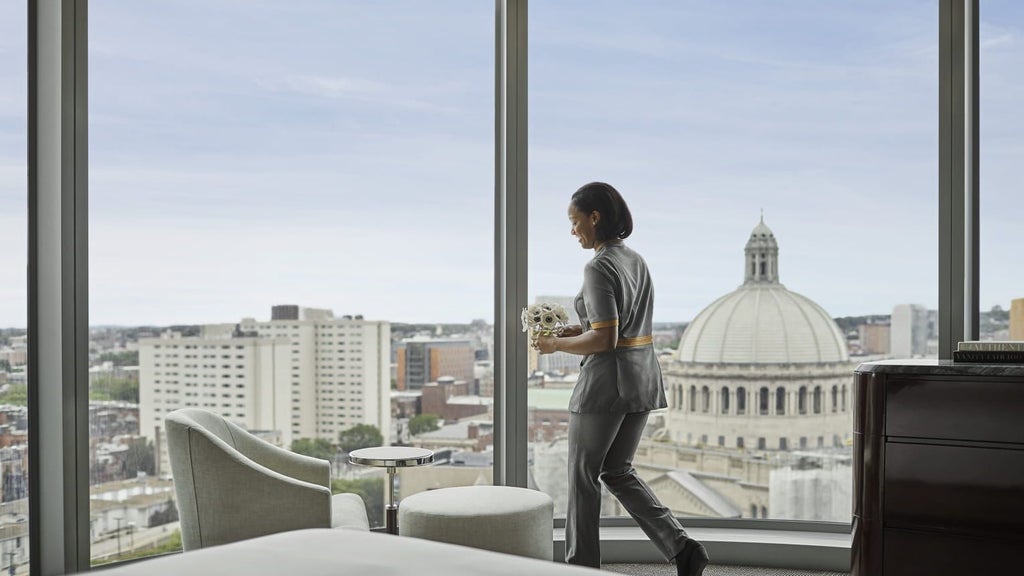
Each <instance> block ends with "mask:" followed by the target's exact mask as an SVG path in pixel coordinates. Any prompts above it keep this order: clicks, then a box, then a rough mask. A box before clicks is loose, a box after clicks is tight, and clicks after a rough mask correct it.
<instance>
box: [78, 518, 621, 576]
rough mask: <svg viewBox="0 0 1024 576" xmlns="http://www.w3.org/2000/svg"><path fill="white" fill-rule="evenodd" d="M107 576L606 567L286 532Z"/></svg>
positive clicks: (348, 534)
mask: <svg viewBox="0 0 1024 576" xmlns="http://www.w3.org/2000/svg"><path fill="white" fill-rule="evenodd" d="M98 573H99V574H102V575H103V576H129V575H132V576H134V575H138V576H143V575H145V576H164V575H166V576H171V575H174V576H198V575H200V574H218V575H220V574H224V575H229V574H238V575H240V576H342V575H346V574H351V575H354V576H355V575H359V576H362V575H374V576H376V575H382V576H386V575H392V574H393V575H395V576H398V575H401V576H470V575H473V576H475V575H481V574H487V575H495V576H505V575H507V576H572V575H574V574H575V575H577V576H585V575H588V574H590V575H596V574H601V572H599V571H596V570H591V569H588V568H580V567H578V566H569V565H566V564H562V563H555V562H548V561H545V560H536V559H532V558H523V557H520V556H510V555H508V554H499V553H497V552H490V551H486V550H478V549H476V548H467V547H464V546H455V545H452V544H442V543H439V542H432V541H429V540H421V539H418V538H406V537H402V536H392V535H389V534H384V533H380V532H361V531H356V530H345V529H341V530H330V529H319V528H318V529H312V530H296V531H292V532H281V533H278V534H272V535H270V536H263V537H261V538H253V539H251V540H243V541H240V542H233V543H231V544H224V545H222V546H214V547H212V548H204V549H202V550H194V551H191V552H185V553H182V554H172V555H168V556H163V557H160V558H154V559H150V560H143V561H139V562H134V563H132V564H128V565H125V566H121V567H116V568H110V569H106V570H101V571H98Z"/></svg>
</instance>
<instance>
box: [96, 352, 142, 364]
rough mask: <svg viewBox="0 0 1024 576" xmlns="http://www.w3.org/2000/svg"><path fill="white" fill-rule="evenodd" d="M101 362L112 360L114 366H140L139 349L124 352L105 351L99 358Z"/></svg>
mask: <svg viewBox="0 0 1024 576" xmlns="http://www.w3.org/2000/svg"><path fill="white" fill-rule="evenodd" d="M97 360H98V361H99V362H110V363H111V364H113V365H114V366H138V365H139V351H138V350H124V351H122V352H104V353H102V354H100V357H99V358H98V359H97Z"/></svg>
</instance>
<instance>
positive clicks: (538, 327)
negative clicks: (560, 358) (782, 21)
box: [520, 302, 569, 336]
mask: <svg viewBox="0 0 1024 576" xmlns="http://www.w3.org/2000/svg"><path fill="white" fill-rule="evenodd" d="M520 320H521V321H522V323H523V332H532V334H533V335H534V336H536V335H537V334H552V333H555V332H557V330H558V329H560V328H562V327H564V326H565V325H566V324H568V322H569V314H568V313H567V312H566V311H565V307H563V306H561V305H559V304H550V303H547V302H542V303H540V304H531V305H529V306H527V307H526V308H523V313H522V314H521V315H520Z"/></svg>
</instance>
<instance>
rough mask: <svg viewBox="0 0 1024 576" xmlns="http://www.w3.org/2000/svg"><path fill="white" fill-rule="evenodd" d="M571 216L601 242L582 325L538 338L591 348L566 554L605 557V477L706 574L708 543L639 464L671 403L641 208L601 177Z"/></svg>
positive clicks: (578, 228) (642, 521) (585, 237)
mask: <svg viewBox="0 0 1024 576" xmlns="http://www.w3.org/2000/svg"><path fill="white" fill-rule="evenodd" d="M569 221H570V222H571V223H572V235H573V236H575V237H576V238H577V239H578V240H579V243H580V245H581V246H582V247H583V248H585V249H593V250H594V257H593V259H591V260H590V262H588V263H587V265H586V267H585V268H584V270H583V289H582V290H581V291H580V293H579V295H577V296H576V300H575V303H574V306H575V308H576V313H577V314H578V315H579V317H580V323H581V325H579V326H569V327H567V328H566V329H565V330H563V331H562V334H561V335H560V336H539V337H538V338H537V339H536V340H535V341H534V342H533V346H534V347H535V348H536V349H537V350H538V351H539V352H540V353H541V354H551V353H553V352H569V353H572V354H580V355H582V356H583V357H584V358H583V361H582V362H581V363H580V375H579V379H578V380H577V381H576V387H575V389H574V390H573V394H572V399H571V400H570V402H569V412H570V415H569V509H568V512H567V514H566V522H565V560H566V562H568V563H572V564H582V565H586V566H592V567H596V568H600V566H601V550H600V536H599V534H598V526H599V523H600V519H601V486H600V484H599V483H598V480H599V479H600V480H601V481H603V482H604V483H605V485H606V486H607V487H608V490H609V491H610V492H611V493H612V494H614V495H615V497H616V498H618V499H619V501H620V502H621V503H622V504H623V506H624V507H625V508H626V510H627V511H629V514H630V516H632V517H633V518H634V519H635V520H636V522H637V524H639V525H640V527H641V528H642V529H643V531H644V532H645V533H646V534H647V536H648V537H649V538H650V539H651V540H652V541H653V542H654V544H655V545H656V546H657V547H658V549H659V550H661V553H662V554H664V556H665V558H666V559H668V560H670V561H674V562H675V564H676V570H677V571H678V573H679V574H681V575H686V576H697V575H700V574H702V573H703V571H704V566H705V565H707V562H708V555H707V551H706V550H705V549H704V546H703V545H702V544H700V543H699V542H697V541H696V540H693V539H691V538H688V537H687V536H686V532H685V531H684V530H683V528H682V526H680V525H679V522H678V521H677V520H676V519H675V517H674V516H672V512H671V511H670V510H669V509H668V508H666V507H665V506H663V505H662V504H661V502H659V501H658V498H657V497H656V496H655V495H654V493H653V492H651V489H650V487H648V486H647V484H646V483H644V481H643V480H641V479H640V478H639V477H638V476H637V474H636V470H635V469H634V468H633V465H632V462H633V454H634V453H635V452H636V448H637V445H638V444H639V443H640V435H641V432H643V429H644V425H645V424H646V422H647V415H648V413H649V412H650V411H651V410H655V409H658V408H665V407H666V406H667V404H666V402H665V391H664V389H663V386H662V382H661V368H660V367H659V365H658V359H657V358H656V357H655V354H654V346H653V345H652V338H651V316H652V311H653V308H654V287H653V286H652V285H651V277H650V274H649V273H648V271H647V264H646V263H645V262H644V259H643V258H641V257H640V255H639V254H637V253H636V252H634V251H633V250H631V249H629V248H627V247H626V246H625V245H624V244H623V243H622V240H623V239H625V238H628V237H629V235H630V234H631V233H632V232H633V217H632V215H631V214H630V212H629V208H628V207H627V206H626V202H625V201H624V200H623V199H622V196H621V195H620V194H619V192H618V191H617V190H615V188H613V187H612V186H610V185H608V184H605V183H603V182H592V183H590V184H587V185H585V186H583V187H582V188H580V189H579V190H577V191H576V193H575V194H573V195H572V200H571V201H570V203H569Z"/></svg>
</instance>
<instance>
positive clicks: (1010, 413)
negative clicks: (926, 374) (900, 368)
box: [885, 378, 1024, 444]
mask: <svg viewBox="0 0 1024 576" xmlns="http://www.w3.org/2000/svg"><path fill="white" fill-rule="evenodd" d="M885 396H886V398H885V434H886V435H887V436H909V437H914V438H935V439H945V440H976V441H982V442H1016V443H1022V444H1024V422H1022V418H1024V413H1022V408H1024V381H1022V380H1008V379H985V378H978V379H975V380H973V381H965V380H957V379H930V380H927V381H926V380H919V379H910V378H890V379H889V380H888V382H887V384H886V392H885Z"/></svg>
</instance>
